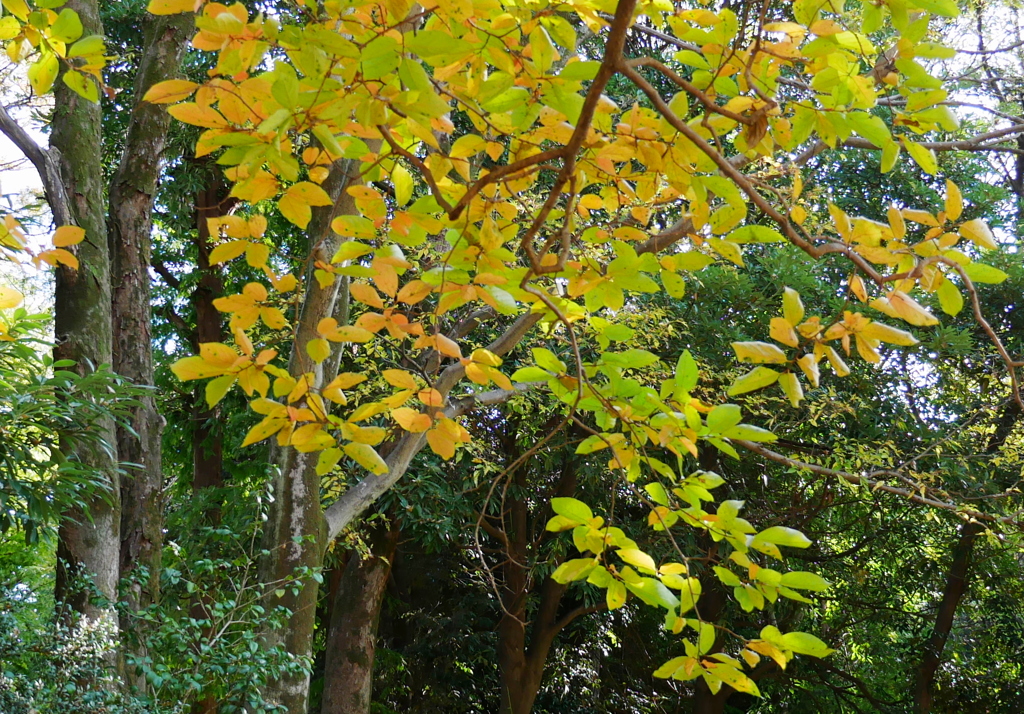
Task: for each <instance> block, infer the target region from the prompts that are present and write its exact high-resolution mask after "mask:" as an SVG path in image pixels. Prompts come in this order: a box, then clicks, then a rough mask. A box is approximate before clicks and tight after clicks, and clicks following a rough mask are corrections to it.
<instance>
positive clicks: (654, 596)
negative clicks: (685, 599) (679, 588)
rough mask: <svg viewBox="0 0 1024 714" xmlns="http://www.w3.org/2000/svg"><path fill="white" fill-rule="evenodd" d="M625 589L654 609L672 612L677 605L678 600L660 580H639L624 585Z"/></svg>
mask: <svg viewBox="0 0 1024 714" xmlns="http://www.w3.org/2000/svg"><path fill="white" fill-rule="evenodd" d="M634 577H635V575H634ZM626 588H627V589H628V590H629V591H630V592H631V593H633V594H634V595H636V596H637V597H638V598H640V599H641V600H643V601H644V602H645V603H647V604H648V605H652V606H654V607H663V608H665V609H666V610H674V609H675V608H676V607H678V605H679V598H677V597H676V596H675V595H674V594H673V593H672V591H671V590H669V589H668V588H667V587H665V586H664V585H663V584H662V583H661V581H660V580H655V579H654V578H640V580H639V582H635V583H626Z"/></svg>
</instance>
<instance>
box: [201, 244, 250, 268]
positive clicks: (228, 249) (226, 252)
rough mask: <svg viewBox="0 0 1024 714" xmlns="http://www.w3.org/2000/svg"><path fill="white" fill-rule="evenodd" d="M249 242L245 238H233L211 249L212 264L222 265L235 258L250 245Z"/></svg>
mask: <svg viewBox="0 0 1024 714" xmlns="http://www.w3.org/2000/svg"><path fill="white" fill-rule="evenodd" d="M248 245H249V242H248V241H244V240H232V241H228V242H227V243H221V244H220V245H218V246H217V247H216V248H214V249H213V250H211V251H210V265H220V264H221V263H226V262H227V261H229V260H234V259H235V258H237V257H238V256H240V255H241V254H242V253H244V252H245V249H246V248H247V247H248Z"/></svg>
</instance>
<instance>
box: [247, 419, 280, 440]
mask: <svg viewBox="0 0 1024 714" xmlns="http://www.w3.org/2000/svg"><path fill="white" fill-rule="evenodd" d="M286 424H288V420H287V419H281V418H278V417H269V416H268V417H267V418H266V419H264V420H263V421H261V422H260V423H259V424H257V425H256V426H254V427H253V428H252V429H250V430H249V433H248V434H246V435H245V441H243V442H242V446H249V445H251V444H255V443H257V442H260V441H263V440H264V439H267V438H269V437H271V436H273V435H274V434H276V433H277V432H279V431H281V429H283V428H284V427H285V425H286Z"/></svg>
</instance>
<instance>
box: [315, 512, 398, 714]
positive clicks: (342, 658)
mask: <svg viewBox="0 0 1024 714" xmlns="http://www.w3.org/2000/svg"><path fill="white" fill-rule="evenodd" d="M398 535H399V529H398V526H397V525H395V526H392V527H391V528H387V527H385V526H383V525H378V526H377V527H374V528H372V529H371V531H370V534H369V538H368V541H369V542H368V545H369V546H370V555H369V557H367V558H360V557H358V555H356V554H353V555H352V557H350V558H349V561H348V565H346V567H345V572H344V574H343V575H342V577H341V583H340V584H339V587H338V590H337V594H336V597H335V599H334V604H333V607H332V611H331V621H330V622H331V624H330V630H329V631H328V635H327V659H326V662H325V664H324V696H323V703H322V704H321V706H320V714H369V711H370V694H371V691H372V687H373V660H374V654H375V652H376V645H377V642H376V639H377V622H378V619H379V617H380V608H381V603H382V602H383V600H384V591H385V589H386V587H387V582H388V576H389V575H390V573H391V564H392V562H393V560H394V557H395V548H396V546H397V544H398Z"/></svg>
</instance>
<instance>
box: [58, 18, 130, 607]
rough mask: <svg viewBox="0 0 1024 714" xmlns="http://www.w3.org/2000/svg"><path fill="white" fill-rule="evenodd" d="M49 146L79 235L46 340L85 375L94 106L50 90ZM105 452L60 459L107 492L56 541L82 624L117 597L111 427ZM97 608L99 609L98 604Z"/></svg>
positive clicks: (101, 242) (95, 27)
mask: <svg viewBox="0 0 1024 714" xmlns="http://www.w3.org/2000/svg"><path fill="white" fill-rule="evenodd" d="M67 7H69V8H71V9H73V10H75V11H76V12H77V13H78V16H79V18H80V19H81V21H82V25H83V27H84V28H85V34H86V35H102V34H103V27H102V25H101V23H100V18H99V12H98V9H97V6H96V2H95V0H71V2H69V3H68V4H67ZM50 145H51V147H53V149H56V150H57V151H58V152H60V157H61V158H60V160H61V177H62V179H63V184H64V190H65V193H66V195H67V198H68V204H69V205H67V206H63V207H53V209H54V210H53V213H54V216H55V217H56V218H57V221H58V222H60V221H61V220H62V217H61V216H62V214H69V215H70V218H71V219H73V220H74V222H75V223H77V224H78V225H79V226H81V227H82V228H84V229H85V240H84V241H83V242H82V243H80V244H79V245H78V246H76V247H75V250H74V252H75V253H76V254H77V257H78V260H79V262H80V265H79V267H78V269H77V270H76V269H73V268H69V267H67V266H63V265H62V266H60V267H59V268H58V269H57V276H56V291H55V318H54V332H55V337H56V341H57V346H56V348H55V350H54V354H55V356H56V357H57V358H58V359H70V360H75V361H76V362H77V363H78V365H77V367H76V369H78V370H79V371H80V372H85V371H88V370H90V369H93V367H94V366H98V365H101V364H110V361H111V339H112V338H111V312H110V310H111V307H110V260H109V252H108V247H107V231H106V220H105V219H106V211H105V210H104V203H103V188H104V187H103V162H102V155H101V151H102V128H101V115H100V107H99V105H98V104H93V103H91V102H88V101H86V100H85V99H82V98H81V97H79V96H78V95H77V94H75V93H74V92H72V91H71V90H70V89H69V88H68V87H67V86H66V85H65V84H64V83H63V82H62V81H60V80H58V81H57V82H56V83H55V84H54V113H53V123H52V133H51V136H50ZM96 429H97V430H98V432H99V436H100V437H101V438H102V439H103V440H104V441H105V442H106V444H107V448H92V449H81V450H78V451H75V452H73V453H69V454H68V457H69V458H72V459H77V460H80V461H82V462H83V463H84V464H85V465H87V466H88V467H91V468H94V469H96V470H97V471H99V472H100V473H101V474H103V475H104V476H105V477H106V480H107V483H108V486H109V489H110V490H109V492H108V493H105V494H100V495H97V496H96V497H94V498H93V499H92V500H91V502H89V503H88V504H86V511H87V512H88V515H87V514H86V512H83V511H82V510H79V509H75V510H73V511H71V512H69V513H66V514H65V515H64V518H63V519H62V522H61V525H60V530H59V533H58V544H57V559H58V561H57V583H56V597H57V600H58V601H59V602H61V603H63V606H64V607H65V608H71V609H72V610H74V611H77V612H80V613H82V614H85V615H87V616H89V617H92V618H95V617H112V603H113V602H115V600H116V597H117V578H118V563H119V559H120V548H121V538H120V531H121V516H120V499H121V494H120V483H119V480H118V472H117V455H116V444H117V436H116V433H115V429H114V424H113V422H112V421H104V422H101V423H99V424H97V425H96ZM79 576H83V577H87V578H90V579H91V580H92V583H93V585H94V586H95V590H96V594H97V595H99V596H100V599H99V600H96V599H94V598H92V597H90V594H89V593H88V592H85V591H81V590H79V589H78V588H77V587H76V583H75V582H74V580H75V578H77V577H79ZM103 601H105V602H103Z"/></svg>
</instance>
